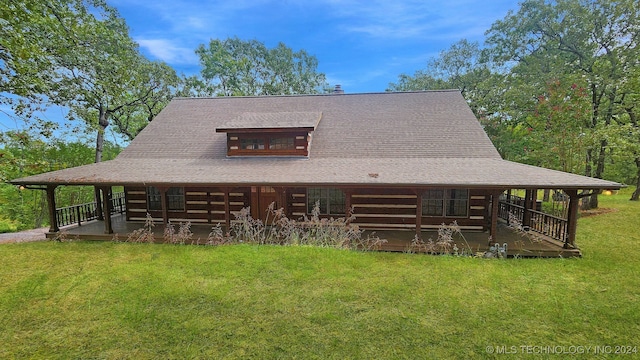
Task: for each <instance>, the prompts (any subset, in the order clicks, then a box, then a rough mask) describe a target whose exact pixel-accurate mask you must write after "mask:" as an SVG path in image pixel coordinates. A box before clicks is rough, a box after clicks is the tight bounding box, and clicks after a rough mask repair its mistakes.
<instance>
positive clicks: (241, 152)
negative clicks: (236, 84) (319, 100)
mask: <svg viewBox="0 0 640 360" xmlns="http://www.w3.org/2000/svg"><path fill="white" fill-rule="evenodd" d="M321 117H322V113H321V112H273V113H255V112H246V113H242V114H240V115H239V116H237V117H235V118H234V119H232V120H230V121H228V122H226V123H224V124H222V125H220V126H219V127H218V128H216V132H219V133H227V156H309V151H310V149H311V138H312V133H313V131H314V130H315V129H316V127H317V126H318V123H319V122H320V118H321Z"/></svg>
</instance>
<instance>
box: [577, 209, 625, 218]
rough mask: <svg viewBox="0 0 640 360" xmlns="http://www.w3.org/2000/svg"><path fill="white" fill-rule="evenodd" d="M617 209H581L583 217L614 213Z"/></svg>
mask: <svg viewBox="0 0 640 360" xmlns="http://www.w3.org/2000/svg"><path fill="white" fill-rule="evenodd" d="M617 211H618V209H614V208H597V209H591V210H580V216H581V217H588V216H596V215H602V214H608V213H613V212H617Z"/></svg>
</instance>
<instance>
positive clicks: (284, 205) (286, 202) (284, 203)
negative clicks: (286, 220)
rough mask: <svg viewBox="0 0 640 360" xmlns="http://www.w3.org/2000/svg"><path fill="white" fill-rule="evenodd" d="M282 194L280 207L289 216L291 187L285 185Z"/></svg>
mask: <svg viewBox="0 0 640 360" xmlns="http://www.w3.org/2000/svg"><path fill="white" fill-rule="evenodd" d="M281 196H282V203H281V204H280V207H281V208H282V211H283V212H284V216H286V217H289V189H288V188H286V187H283V188H282V194H281Z"/></svg>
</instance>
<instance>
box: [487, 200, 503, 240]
mask: <svg viewBox="0 0 640 360" xmlns="http://www.w3.org/2000/svg"><path fill="white" fill-rule="evenodd" d="M500 194H502V191H494V192H492V193H491V219H490V221H491V226H490V228H489V236H491V240H493V241H496V240H497V238H498V210H499V209H500Z"/></svg>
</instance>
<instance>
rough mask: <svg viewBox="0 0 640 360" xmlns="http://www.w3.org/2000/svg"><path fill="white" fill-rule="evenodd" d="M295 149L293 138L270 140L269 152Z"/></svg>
mask: <svg viewBox="0 0 640 360" xmlns="http://www.w3.org/2000/svg"><path fill="white" fill-rule="evenodd" d="M291 149H295V146H294V143H293V138H292V137H278V138H270V139H269V150H291Z"/></svg>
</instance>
